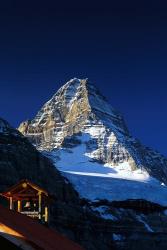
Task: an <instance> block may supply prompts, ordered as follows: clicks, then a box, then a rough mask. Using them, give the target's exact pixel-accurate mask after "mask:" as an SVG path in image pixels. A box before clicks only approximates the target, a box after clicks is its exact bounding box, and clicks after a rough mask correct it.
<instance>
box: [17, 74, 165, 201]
mask: <svg viewBox="0 0 167 250" xmlns="http://www.w3.org/2000/svg"><path fill="white" fill-rule="evenodd" d="M19 131H20V132H22V133H23V134H24V135H25V136H27V137H28V138H29V140H30V141H31V142H32V143H33V144H34V145H35V146H36V147H37V149H39V150H40V151H43V152H44V153H45V155H47V156H48V157H50V158H52V160H53V161H54V163H55V165H56V167H57V168H58V169H59V170H60V171H61V172H62V173H63V174H64V175H65V176H66V177H67V178H68V179H69V180H70V181H71V182H72V183H73V184H74V186H75V188H76V189H77V190H78V191H79V193H80V195H81V196H82V197H84V198H88V199H91V200H93V199H104V198H105V199H109V200H113V199H116V200H122V199H123V200H124V199H129V198H134V199H139V198H142V199H148V200H150V201H153V202H157V203H161V204H163V205H164V204H167V199H166V197H167V196H166V194H167V191H166V187H165V186H164V185H161V184H162V183H165V184H167V159H166V158H165V157H163V156H162V155H161V154H159V153H158V152H157V151H154V150H152V149H150V148H148V147H145V146H143V145H142V144H141V143H140V141H139V140H137V139H135V138H133V137H132V136H131V135H130V133H129V131H128V129H127V126H126V124H125V122H124V119H123V117H122V115H121V114H120V113H119V112H118V111H117V110H115V109H114V108H113V107H112V106H111V105H110V104H109V103H108V101H107V100H106V98H105V97H104V96H103V95H102V94H101V93H100V92H99V91H98V89H97V88H96V87H95V86H94V85H92V84H91V83H90V82H89V81H88V80H87V79H77V78H74V79H72V80H70V81H69V82H67V83H66V84H65V85H64V86H63V87H61V88H60V89H59V90H58V91H57V93H56V94H55V95H54V96H53V97H52V98H51V99H50V100H49V101H48V102H46V103H45V104H44V106H43V107H42V108H41V110H40V111H39V112H38V114H37V115H36V117H35V118H34V119H33V120H31V121H30V120H29V121H26V122H23V123H22V124H21V125H20V126H19ZM104 177H109V178H110V179H106V178H104ZM113 178H114V179H113ZM113 185H115V187H114V186H113ZM120 186H121V187H122V192H120V188H119V192H116V190H118V187H120ZM88 187H89V191H87V190H88ZM86 188H87V189H86ZM114 190H115V195H114V194H113V193H114ZM151 190H152V191H153V192H154V196H153V195H151ZM160 194H161V195H160ZM113 197H115V198H113Z"/></svg>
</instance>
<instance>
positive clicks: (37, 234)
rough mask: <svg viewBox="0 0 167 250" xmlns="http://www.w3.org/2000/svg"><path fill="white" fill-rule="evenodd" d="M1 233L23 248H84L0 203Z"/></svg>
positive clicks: (54, 249)
mask: <svg viewBox="0 0 167 250" xmlns="http://www.w3.org/2000/svg"><path fill="white" fill-rule="evenodd" d="M0 235H1V236H3V237H5V238H7V239H8V240H9V241H11V242H13V243H14V244H16V245H18V246H20V245H21V246H22V249H40V250H83V248H82V247H80V246H79V245H78V244H76V243H74V242H73V241H71V240H69V239H68V238H66V237H65V236H63V235H61V234H59V233H58V232H56V231H55V230H53V229H50V228H47V227H45V226H43V225H41V224H40V223H38V222H37V221H35V220H33V219H31V218H30V217H27V216H25V215H22V214H20V213H17V212H14V211H11V210H9V209H7V208H4V207H3V206H2V205H0Z"/></svg>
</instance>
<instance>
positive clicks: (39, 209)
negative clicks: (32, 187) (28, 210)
mask: <svg viewBox="0 0 167 250" xmlns="http://www.w3.org/2000/svg"><path fill="white" fill-rule="evenodd" d="M38 195H39V197H38V204H39V208H38V212H39V217H38V218H39V219H40V220H41V218H42V215H41V212H42V194H41V192H39V193H38Z"/></svg>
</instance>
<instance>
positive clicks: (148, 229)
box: [136, 215, 154, 233]
mask: <svg viewBox="0 0 167 250" xmlns="http://www.w3.org/2000/svg"><path fill="white" fill-rule="evenodd" d="M136 218H137V220H138V221H140V222H141V223H143V224H144V226H145V228H146V229H147V231H148V232H150V233H153V232H154V230H153V229H152V228H151V227H150V226H149V225H148V223H146V221H145V216H144V215H136Z"/></svg>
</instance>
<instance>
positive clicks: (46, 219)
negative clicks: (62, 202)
mask: <svg viewBox="0 0 167 250" xmlns="http://www.w3.org/2000/svg"><path fill="white" fill-rule="evenodd" d="M48 217H49V216H48V207H45V222H47V223H48Z"/></svg>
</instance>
